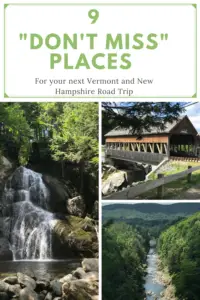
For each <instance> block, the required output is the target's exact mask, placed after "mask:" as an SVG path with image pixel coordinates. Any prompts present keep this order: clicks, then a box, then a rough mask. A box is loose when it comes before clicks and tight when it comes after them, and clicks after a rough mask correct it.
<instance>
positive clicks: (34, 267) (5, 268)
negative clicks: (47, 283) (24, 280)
mask: <svg viewBox="0 0 200 300" xmlns="http://www.w3.org/2000/svg"><path fill="white" fill-rule="evenodd" d="M80 266H81V260H80V259H67V260H46V261H40V260H18V261H0V279H3V278H5V277H7V276H11V275H13V274H16V273H17V272H21V273H24V274H27V275H29V276H34V277H36V278H42V277H45V278H46V276H47V274H48V276H50V278H51V279H56V278H61V277H63V276H65V275H67V274H69V273H71V272H72V271H74V270H75V269H76V268H78V267H80Z"/></svg>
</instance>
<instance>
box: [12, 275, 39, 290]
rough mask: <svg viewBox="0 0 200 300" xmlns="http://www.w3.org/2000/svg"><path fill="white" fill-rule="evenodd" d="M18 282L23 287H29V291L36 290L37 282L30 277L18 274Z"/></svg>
mask: <svg viewBox="0 0 200 300" xmlns="http://www.w3.org/2000/svg"><path fill="white" fill-rule="evenodd" d="M17 278H18V282H19V284H20V285H21V287H27V288H29V289H32V290H34V289H35V288H36V282H35V280H34V279H32V278H31V277H29V276H28V275H26V274H23V273H17Z"/></svg>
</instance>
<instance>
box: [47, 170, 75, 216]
mask: <svg viewBox="0 0 200 300" xmlns="http://www.w3.org/2000/svg"><path fill="white" fill-rule="evenodd" d="M42 179H43V181H44V183H45V184H46V186H47V187H48V189H49V191H50V194H51V196H50V208H51V210H52V211H53V212H61V213H65V212H67V209H66V201H67V200H68V199H70V198H73V197H74V196H75V195H76V191H75V190H74V189H73V188H72V187H71V186H70V187H69V185H70V184H69V185H68V184H67V183H66V182H62V181H60V180H58V179H56V178H54V177H52V176H49V175H43V176H42ZM55 199H56V201H55Z"/></svg>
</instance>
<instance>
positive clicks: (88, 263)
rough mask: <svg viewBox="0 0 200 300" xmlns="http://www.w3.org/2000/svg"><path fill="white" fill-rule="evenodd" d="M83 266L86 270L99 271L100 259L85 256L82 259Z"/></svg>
mask: <svg viewBox="0 0 200 300" xmlns="http://www.w3.org/2000/svg"><path fill="white" fill-rule="evenodd" d="M82 267H83V270H84V271H85V272H92V271H95V272H98V270H99V260H98V259H97V258H85V259H84V260H83V261H82Z"/></svg>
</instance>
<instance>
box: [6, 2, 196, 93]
mask: <svg viewBox="0 0 200 300" xmlns="http://www.w3.org/2000/svg"><path fill="white" fill-rule="evenodd" d="M93 8H96V9H98V11H99V14H100V15H99V19H98V20H97V22H96V23H95V24H91V20H90V19H89V18H88V11H89V10H90V9H93ZM195 13H196V10H195V8H194V7H193V6H192V5H189V4H188V5H186V6H179V5H177V6H175V5H172V6H167V5H166V6H41V5H40V6H14V5H10V6H8V7H7V8H6V87H5V92H6V94H7V95H8V96H9V97H21V96H22V97H28V96H32V97H34V96H37V97H39V96H54V95H55V89H56V88H61V89H77V88H80V86H77V85H73V86H72V85H70V86H69V85H54V86H52V87H50V86H49V84H46V85H42V84H41V85H39V84H37V85H36V84H35V78H41V79H49V78H55V79H71V78H72V79H74V78H77V79H78V78H85V79H86V78H87V77H88V78H91V77H92V78H93V79H116V78H119V80H121V79H122V78H125V79H132V78H133V77H134V78H136V79H137V78H143V79H153V84H149V85H147V84H146V85H142V84H135V85H127V86H125V85H113V86H112V85H109V86H108V85H89V84H88V83H85V84H84V85H82V86H81V87H82V88H88V89H95V92H96V93H95V95H97V89H98V88H103V89H113V88H116V91H115V95H114V96H120V95H119V92H118V88H120V87H121V88H130V89H132V90H133V92H134V94H133V96H135V97H148V96H150V97H161V96H162V97H192V96H193V95H194V94H195V92H196V91H195V80H196V79H195V67H196V66H195V32H194V31H195ZM20 33H27V34H28V36H29V34H30V33H38V34H41V35H42V36H44V37H45V36H46V35H47V34H49V33H56V34H59V35H60V36H62V35H63V33H67V34H69V35H70V34H71V35H72V34H73V33H78V34H79V33H97V34H98V37H97V38H96V39H95V41H96V43H95V45H96V47H95V50H89V47H88V44H89V43H87V42H86V41H84V42H81V43H80V44H79V45H80V46H79V49H78V50H74V49H69V50H63V49H62V48H59V49H57V50H49V49H47V48H46V47H45V46H43V47H42V48H40V49H38V50H30V48H29V44H30V42H29V38H28V39H27V41H20V39H19V34H20ZM107 33H111V34H113V36H115V35H116V34H117V33H122V34H125V33H129V34H130V36H131V40H132V36H133V35H134V34H135V33H142V34H144V36H147V35H148V34H149V33H157V34H160V33H168V35H169V37H168V40H167V41H160V40H159V39H158V42H159V46H158V48H157V49H155V50H148V49H142V50H125V49H124V50H105V36H106V34H107ZM53 52H54V53H59V54H64V53H66V52H67V53H68V54H69V60H70V62H71V63H72V64H73V65H75V63H76V61H77V59H78V57H79V55H80V53H86V56H87V58H88V61H89V62H90V61H91V58H92V56H93V55H94V54H96V53H99V52H103V53H108V52H111V53H115V52H117V53H118V57H119V58H120V56H121V54H122V53H131V62H132V67H131V68H130V69H127V70H122V69H120V68H118V69H117V70H108V69H105V70H97V69H95V68H93V67H92V65H91V69H90V70H87V69H85V68H84V67H81V68H80V69H78V70H65V69H64V68H63V64H64V63H63V61H62V62H61V63H60V64H57V65H56V67H55V69H54V70H51V69H50V53H53ZM106 58H107V56H106V57H105V58H104V59H102V58H101V59H99V61H105V65H107V63H106V61H107V59H106ZM119 64H120V59H119ZM98 96H101V97H102V95H98ZM57 97H58V96H57Z"/></svg>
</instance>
